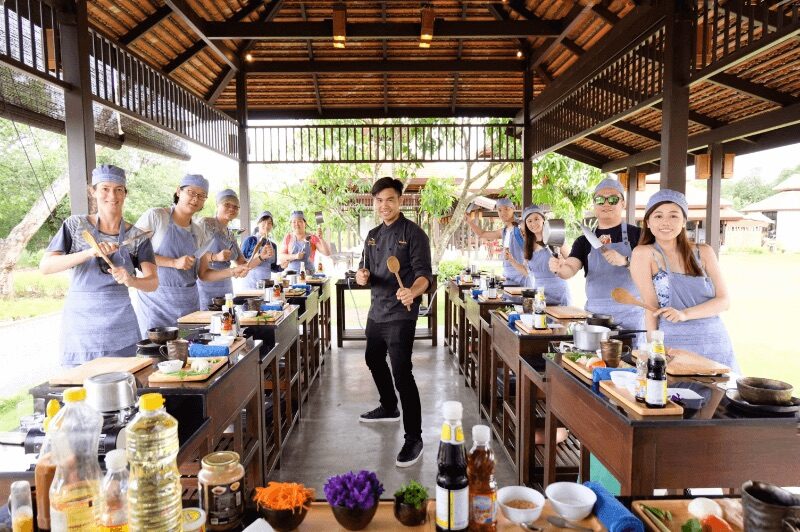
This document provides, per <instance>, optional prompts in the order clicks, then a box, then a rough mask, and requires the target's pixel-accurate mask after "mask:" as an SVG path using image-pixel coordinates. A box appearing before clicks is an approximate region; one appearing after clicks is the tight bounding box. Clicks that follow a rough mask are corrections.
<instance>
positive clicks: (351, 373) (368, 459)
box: [270, 334, 517, 499]
mask: <svg viewBox="0 0 800 532" xmlns="http://www.w3.org/2000/svg"><path fill="white" fill-rule="evenodd" d="M440 339H441V334H440ZM335 345H336V343H335V341H334V347H333V350H332V353H329V354H328V355H327V358H326V362H325V365H324V366H323V368H322V372H321V374H320V376H321V378H320V379H319V380H318V381H317V382H315V383H314V386H313V387H312V389H311V392H310V394H309V397H308V401H307V402H306V403H304V404H303V407H302V408H303V413H302V418H301V420H300V422H299V424H298V425H297V426H296V427H295V429H294V431H293V433H292V434H291V435H290V436H289V440H288V445H287V446H286V448H285V449H284V451H283V457H282V461H281V466H280V469H276V470H275V471H274V472H273V474H272V475H271V476H270V479H271V480H280V481H292V482H302V483H303V484H305V485H306V486H308V487H312V488H314V489H315V490H316V491H317V497H318V498H324V496H325V495H324V492H323V490H322V486H323V484H324V483H325V480H326V479H327V478H328V477H330V476H331V475H335V474H340V473H345V472H347V471H350V470H353V471H359V470H361V469H368V470H371V471H375V472H376V473H377V475H378V478H379V479H380V480H381V482H383V486H384V488H385V489H386V492H385V493H384V495H383V498H386V499H391V498H392V494H393V493H394V491H395V490H396V489H397V488H399V487H400V485H401V484H404V483H406V482H408V481H409V480H412V479H413V480H417V481H419V482H420V483H422V484H423V485H424V486H426V487H427V488H428V493H429V494H430V495H431V497H433V495H434V493H435V490H434V488H435V485H436V469H437V466H436V455H437V450H438V447H439V431H440V428H441V422H442V417H441V411H442V403H444V402H445V401H460V402H461V404H462V405H463V406H464V418H463V420H462V423H463V426H464V436H465V438H466V440H467V441H466V444H467V451H469V449H470V447H471V446H472V426H473V425H475V424H478V423H482V421H481V420H480V418H479V415H478V399H477V396H476V395H475V392H474V391H472V390H471V389H470V388H467V387H465V386H464V380H463V379H462V378H460V377H459V374H458V370H457V369H456V366H455V364H454V363H453V358H452V357H451V356H450V355H449V354H448V352H447V348H446V347H442V346H439V347H432V346H431V344H430V341H429V340H419V341H417V342H415V344H414V356H413V363H414V377H415V379H416V381H417V387H418V388H419V392H420V399H421V402H422V437H423V440H424V445H425V448H424V452H423V456H422V459H421V460H420V461H419V462H417V463H416V464H414V465H413V466H411V467H408V468H398V467H396V466H395V464H394V463H395V459H396V457H397V453H398V452H399V451H400V447H401V446H402V444H403V426H402V422H396V423H359V421H358V416H359V414H361V413H362V412H366V411H368V410H371V409H373V408H375V407H376V406H378V392H377V390H376V389H375V384H374V383H373V381H372V375H371V374H370V372H369V369H367V366H366V364H365V362H364V342H352V341H350V342H345V347H344V348H343V349H337V348H336V347H335ZM483 423H485V421H483ZM493 444H494V450H495V456H496V457H497V469H496V477H497V482H498V485H499V486H507V485H512V484H516V483H517V482H516V473H515V471H514V469H513V467H512V465H511V462H510V461H509V460H508V459H507V458H506V456H505V455H504V454H503V452H502V451H501V450H500V446H499V443H497V442H496V441H493Z"/></svg>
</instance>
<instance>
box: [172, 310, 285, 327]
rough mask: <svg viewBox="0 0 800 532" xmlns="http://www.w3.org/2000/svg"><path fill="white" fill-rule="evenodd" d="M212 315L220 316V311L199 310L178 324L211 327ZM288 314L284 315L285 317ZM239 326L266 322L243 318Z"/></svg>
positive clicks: (276, 321)
mask: <svg viewBox="0 0 800 532" xmlns="http://www.w3.org/2000/svg"><path fill="white" fill-rule="evenodd" d="M212 314H219V311H214V310H197V311H195V312H192V313H191V314H187V315H186V316H181V317H180V318H178V323H179V324H182V325H186V324H192V325H209V324H210V323H211V315H212ZM285 315H286V314H284V316H285ZM281 319H283V317H281V318H280V319H277V320H274V321H269V322H267V323H268V324H269V325H274V324H275V323H278V322H279V321H281ZM239 325H242V326H245V327H249V326H251V325H264V320H263V319H259V318H242V319H241V320H239Z"/></svg>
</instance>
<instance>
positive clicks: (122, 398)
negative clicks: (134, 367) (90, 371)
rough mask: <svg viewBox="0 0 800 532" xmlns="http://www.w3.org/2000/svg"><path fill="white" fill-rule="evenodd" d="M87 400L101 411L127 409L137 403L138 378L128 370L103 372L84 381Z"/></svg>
mask: <svg viewBox="0 0 800 532" xmlns="http://www.w3.org/2000/svg"><path fill="white" fill-rule="evenodd" d="M83 387H84V388H86V402H87V403H89V405H90V406H91V407H92V408H94V409H95V410H97V411H98V412H100V413H104V412H117V411H120V410H125V409H127V408H130V407H132V406H134V405H135V404H136V379H134V378H133V375H132V374H131V373H128V372H127V371H114V372H111V373H101V374H99V375H95V376H93V377H89V378H87V379H86V380H85V381H83Z"/></svg>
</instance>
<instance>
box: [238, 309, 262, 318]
mask: <svg viewBox="0 0 800 532" xmlns="http://www.w3.org/2000/svg"><path fill="white" fill-rule="evenodd" d="M256 316H258V311H257V310H243V311H242V317H243V318H255V317H256Z"/></svg>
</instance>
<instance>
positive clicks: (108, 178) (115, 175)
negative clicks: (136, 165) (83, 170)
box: [92, 164, 127, 187]
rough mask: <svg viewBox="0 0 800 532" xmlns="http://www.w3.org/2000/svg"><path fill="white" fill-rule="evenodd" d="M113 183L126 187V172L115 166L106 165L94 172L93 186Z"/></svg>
mask: <svg viewBox="0 0 800 532" xmlns="http://www.w3.org/2000/svg"><path fill="white" fill-rule="evenodd" d="M105 182H111V183H116V184H117V185H122V186H123V187H124V186H125V184H126V182H127V180H126V178H125V170H123V169H122V168H120V167H118V166H114V165H113V164H104V165H101V166H98V167H97V168H95V169H94V170H92V186H94V185H96V184H98V183H105Z"/></svg>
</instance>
